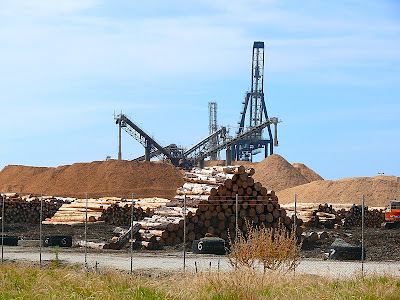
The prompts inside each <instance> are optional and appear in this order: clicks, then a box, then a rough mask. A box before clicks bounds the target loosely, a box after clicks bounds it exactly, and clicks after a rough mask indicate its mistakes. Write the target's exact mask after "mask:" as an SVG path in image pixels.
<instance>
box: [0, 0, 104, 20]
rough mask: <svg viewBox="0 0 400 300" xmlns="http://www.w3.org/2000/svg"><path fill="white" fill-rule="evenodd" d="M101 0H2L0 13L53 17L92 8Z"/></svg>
mask: <svg viewBox="0 0 400 300" xmlns="http://www.w3.org/2000/svg"><path fill="white" fill-rule="evenodd" d="M101 2H102V1H98V0H3V1H1V3H0V15H3V16H29V17H55V16H57V15H62V14H70V13H73V12H77V11H81V10H85V9H89V8H93V7H95V6H97V5H99V4H100V3H101Z"/></svg>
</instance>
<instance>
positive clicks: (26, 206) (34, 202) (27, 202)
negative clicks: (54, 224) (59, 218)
mask: <svg viewBox="0 0 400 300" xmlns="http://www.w3.org/2000/svg"><path fill="white" fill-rule="evenodd" d="M0 200H1V201H0V215H1V213H2V205H3V202H2V199H1V198H0ZM68 202H69V200H67V199H62V198H55V197H43V212H42V220H45V219H46V218H51V217H52V216H53V215H54V214H55V213H56V212H57V210H58V209H59V208H60V207H61V206H62V205H63V204H64V203H68ZM40 207H41V198H40V197H35V196H28V197H20V196H19V195H18V194H6V195H5V200H4V221H5V222H6V223H33V224H35V223H39V221H40Z"/></svg>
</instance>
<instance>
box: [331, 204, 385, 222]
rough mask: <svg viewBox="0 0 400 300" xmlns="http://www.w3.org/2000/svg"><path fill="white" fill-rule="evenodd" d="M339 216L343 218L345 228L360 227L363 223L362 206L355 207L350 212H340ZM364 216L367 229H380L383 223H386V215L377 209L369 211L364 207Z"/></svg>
mask: <svg viewBox="0 0 400 300" xmlns="http://www.w3.org/2000/svg"><path fill="white" fill-rule="evenodd" d="M338 214H340V215H341V216H343V225H344V226H345V227H353V226H356V227H360V226H361V222H362V205H353V207H352V208H350V209H349V210H348V211H339V212H338ZM364 216H365V223H364V226H366V227H376V228H380V227H381V226H382V223H383V222H385V215H384V213H383V212H382V211H379V210H377V209H372V210H369V209H368V207H364Z"/></svg>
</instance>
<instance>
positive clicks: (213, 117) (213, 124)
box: [208, 102, 220, 160]
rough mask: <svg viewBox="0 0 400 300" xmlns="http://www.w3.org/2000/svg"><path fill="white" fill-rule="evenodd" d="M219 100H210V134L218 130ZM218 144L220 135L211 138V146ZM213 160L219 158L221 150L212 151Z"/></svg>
mask: <svg viewBox="0 0 400 300" xmlns="http://www.w3.org/2000/svg"><path fill="white" fill-rule="evenodd" d="M217 107H218V106H217V102H208V114H209V116H208V121H209V124H208V134H209V135H211V134H213V133H214V132H216V131H217V130H218V122H217ZM217 144H218V136H215V137H214V138H213V139H211V140H210V147H211V148H212V147H215V146H216V145H217ZM210 158H211V160H219V159H220V155H219V152H216V153H211V157H210Z"/></svg>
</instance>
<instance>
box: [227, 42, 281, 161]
mask: <svg viewBox="0 0 400 300" xmlns="http://www.w3.org/2000/svg"><path fill="white" fill-rule="evenodd" d="M243 104H244V107H243V110H242V112H241V118H240V121H239V122H238V124H239V130H238V131H237V135H240V134H242V133H243V132H244V131H247V130H249V129H251V128H253V127H257V126H258V125H260V124H262V123H263V122H265V121H266V120H268V113H267V108H266V106H265V101H264V42H254V44H253V56H252V76H251V91H250V92H247V93H246V97H245V100H244V102H243ZM246 116H248V117H247V118H246ZM246 120H247V123H246ZM265 129H266V130H267V132H268V137H267V138H266V139H264V138H263V130H260V131H257V132H255V133H254V134H252V135H251V136H249V137H248V138H246V139H243V140H240V141H238V142H237V143H236V144H234V145H232V147H231V151H232V160H236V161H243V160H252V159H253V155H255V154H258V153H260V152H261V150H260V149H262V148H264V151H265V157H267V156H268V155H271V154H273V153H274V139H273V137H272V132H271V125H270V124H269V125H268V126H267V127H266V128H265ZM275 146H277V141H276V142H275ZM268 150H269V153H268Z"/></svg>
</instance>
